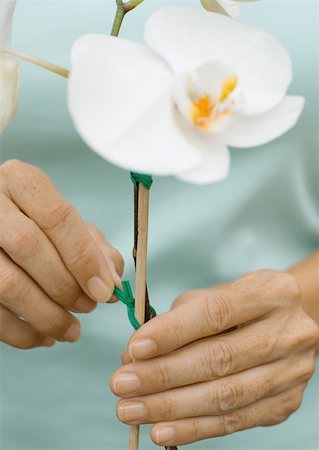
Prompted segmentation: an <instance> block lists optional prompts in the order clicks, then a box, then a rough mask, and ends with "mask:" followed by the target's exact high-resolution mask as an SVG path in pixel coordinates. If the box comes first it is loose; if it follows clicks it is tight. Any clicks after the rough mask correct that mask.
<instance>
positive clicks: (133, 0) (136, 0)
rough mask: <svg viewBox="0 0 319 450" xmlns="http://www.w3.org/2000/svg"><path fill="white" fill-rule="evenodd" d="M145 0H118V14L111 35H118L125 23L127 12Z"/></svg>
mask: <svg viewBox="0 0 319 450" xmlns="http://www.w3.org/2000/svg"><path fill="white" fill-rule="evenodd" d="M143 1H144V0H130V1H128V2H126V3H123V0H116V5H117V9H116V15H115V18H114V22H113V27H112V32H111V36H118V35H119V33H120V29H121V26H122V23H123V19H124V17H125V14H126V13H128V12H129V11H132V10H133V9H135V8H136V7H137V6H138V5H140V4H141V3H143Z"/></svg>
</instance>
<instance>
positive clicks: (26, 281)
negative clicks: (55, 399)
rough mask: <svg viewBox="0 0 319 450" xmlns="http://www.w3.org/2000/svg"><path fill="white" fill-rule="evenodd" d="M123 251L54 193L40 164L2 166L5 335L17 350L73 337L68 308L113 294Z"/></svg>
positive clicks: (1, 326) (0, 306)
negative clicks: (40, 168) (117, 248)
mask: <svg viewBox="0 0 319 450" xmlns="http://www.w3.org/2000/svg"><path fill="white" fill-rule="evenodd" d="M122 271H123V260H122V257H121V255H120V254H119V253H118V252H117V251H116V250H115V249H114V248H113V247H111V245H110V244H108V243H107V242H106V241H105V239H104V238H103V236H102V234H101V233H100V232H99V231H98V230H97V229H96V228H95V227H94V226H92V225H87V224H85V223H84V222H83V220H82V219H81V217H80V216H79V214H78V213H77V212H76V211H75V209H74V208H73V207H72V206H71V205H70V204H69V203H68V202H67V201H66V200H65V199H64V198H63V197H62V196H61V195H60V194H59V193H58V192H57V190H56V189H55V187H54V185H53V184H52V182H51V181H50V179H49V178H48V177H47V176H46V175H45V174H44V173H43V172H42V171H41V170H39V169H37V168H35V167H33V166H30V165H28V164H25V163H22V162H20V161H8V162H6V163H4V164H2V165H1V166H0V339H1V341H3V342H5V343H7V344H9V345H12V346H14V347H18V348H32V347H36V346H51V345H53V344H54V342H55V340H59V341H68V342H75V341H77V340H78V339H79V337H80V323H79V321H78V320H77V319H76V318H75V316H74V315H72V314H71V313H70V312H69V311H73V312H89V311H92V310H93V309H94V307H95V305H96V302H105V301H108V300H110V298H111V297H112V293H113V289H114V284H115V283H116V284H118V283H119V281H120V278H119V277H120V276H121V275H122Z"/></svg>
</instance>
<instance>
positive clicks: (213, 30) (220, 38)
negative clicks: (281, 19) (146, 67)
mask: <svg viewBox="0 0 319 450" xmlns="http://www.w3.org/2000/svg"><path fill="white" fill-rule="evenodd" d="M162 30H165V33H163V32H162ZM176 30H178V32H176ZM145 39H146V42H147V43H148V45H149V46H150V47H151V48H152V49H153V50H154V51H155V52H157V53H158V54H159V55H161V56H162V57H163V58H164V59H165V60H166V61H167V62H168V64H169V65H170V66H171V67H172V70H173V71H174V73H176V74H180V73H183V72H187V71H190V70H193V69H194V68H195V67H197V66H200V65H201V64H203V63H205V62H207V61H218V62H221V63H223V64H226V65H228V66H230V67H231V68H232V69H233V70H234V71H235V73H236V74H237V76H238V79H239V86H240V89H241V90H242V92H243V94H244V97H245V109H244V111H243V112H244V113H245V114H256V113H258V114H260V113H262V112H265V111H268V110H271V109H272V108H274V107H275V106H276V105H278V104H279V103H280V102H281V101H282V99H283V97H284V95H285V94H286V92H287V89H288V86H289V84H290V82H291V78H292V65H291V60H290V57H289V54H288V52H287V51H286V50H285V48H284V47H283V46H282V45H281V44H280V43H279V41H277V40H276V39H275V38H274V37H272V36H271V35H270V34H268V33H267V32H265V31H263V30H260V29H258V28H256V27H254V26H252V25H249V24H245V23H241V22H238V21H233V20H231V19H230V18H228V17H225V16H222V15H220V14H214V13H212V14H207V13H205V12H204V11H197V10H194V9H191V8H187V7H167V8H163V9H161V10H159V11H157V12H155V13H154V14H153V15H152V16H151V17H150V19H149V20H148V22H147V24H146V28H145ZM256 96H257V100H258V101H257V102H256Z"/></svg>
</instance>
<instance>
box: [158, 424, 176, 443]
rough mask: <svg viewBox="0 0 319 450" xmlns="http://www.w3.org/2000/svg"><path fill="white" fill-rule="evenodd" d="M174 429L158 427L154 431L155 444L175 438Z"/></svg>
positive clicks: (168, 441)
mask: <svg viewBox="0 0 319 450" xmlns="http://www.w3.org/2000/svg"><path fill="white" fill-rule="evenodd" d="M175 435H176V433H175V429H174V428H172V427H163V428H159V429H158V430H157V431H156V435H155V438H156V442H157V444H168V443H170V442H171V441H172V440H173V439H174V438H175Z"/></svg>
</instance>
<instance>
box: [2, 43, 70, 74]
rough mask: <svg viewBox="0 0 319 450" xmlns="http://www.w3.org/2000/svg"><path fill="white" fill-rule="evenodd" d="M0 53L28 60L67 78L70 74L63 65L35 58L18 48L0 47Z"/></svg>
mask: <svg viewBox="0 0 319 450" xmlns="http://www.w3.org/2000/svg"><path fill="white" fill-rule="evenodd" d="M0 53H4V54H7V55H11V56H15V57H16V58H19V59H23V60H24V61H28V62H30V63H31V64H35V65H36V66H39V67H42V68H43V69H46V70H49V71H50V72H53V73H55V74H57V75H60V76H61V77H64V78H68V77H69V75H70V71H69V70H67V69H64V68H63V67H60V66H56V65H55V64H52V63H50V62H48V61H45V60H44V59H41V58H37V57H35V56H31V55H28V54H26V53H23V52H19V51H18V50H15V49H13V48H1V49H0Z"/></svg>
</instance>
